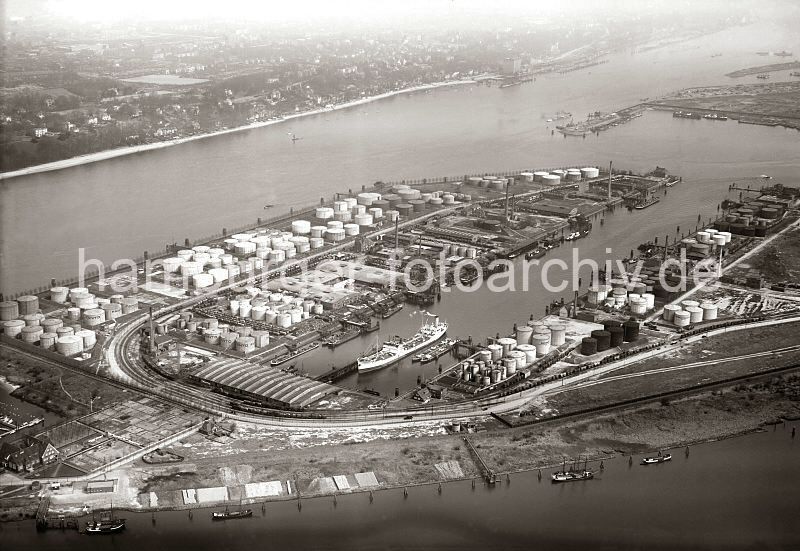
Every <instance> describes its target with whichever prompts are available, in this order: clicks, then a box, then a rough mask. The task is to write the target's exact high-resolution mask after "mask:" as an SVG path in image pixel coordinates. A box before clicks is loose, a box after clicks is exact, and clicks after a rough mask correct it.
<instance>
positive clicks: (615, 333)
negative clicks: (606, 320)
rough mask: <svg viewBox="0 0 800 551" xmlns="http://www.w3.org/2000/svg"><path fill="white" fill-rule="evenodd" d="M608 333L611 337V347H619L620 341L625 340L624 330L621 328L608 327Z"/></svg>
mask: <svg viewBox="0 0 800 551" xmlns="http://www.w3.org/2000/svg"><path fill="white" fill-rule="evenodd" d="M608 332H609V334H610V335H611V342H610V344H611V347H612V348H616V347H617V346H621V345H622V341H623V340H625V329H624V328H622V327H609V329H608Z"/></svg>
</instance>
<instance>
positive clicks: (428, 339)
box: [358, 313, 447, 373]
mask: <svg viewBox="0 0 800 551" xmlns="http://www.w3.org/2000/svg"><path fill="white" fill-rule="evenodd" d="M429 316H430V317H433V321H432V322H431V323H428V319H427V318H428V317H429ZM445 333H447V323H446V322H443V321H439V316H432V315H431V314H428V313H425V314H424V319H423V322H422V327H421V328H420V330H419V331H417V334H416V335H414V336H413V337H411V338H410V339H408V340H405V339H402V338H400V337H395V338H393V339H392V340H390V341H387V342H385V343H383V346H382V347H381V348H380V350H378V351H376V352H373V353H371V354H367V355H365V356H362V357H360V358H359V359H358V371H359V373H361V372H364V371H373V370H375V369H380V368H382V367H386V366H389V365H392V364H393V363H396V362H399V361H400V360H402V359H403V358H405V357H406V356H409V355H411V354H413V353H414V352H417V351H418V350H421V349H423V348H425V347H426V346H429V345H431V344H433V343H435V342H436V341H438V340H439V339H441V338H442V337H443V336H444V334H445Z"/></svg>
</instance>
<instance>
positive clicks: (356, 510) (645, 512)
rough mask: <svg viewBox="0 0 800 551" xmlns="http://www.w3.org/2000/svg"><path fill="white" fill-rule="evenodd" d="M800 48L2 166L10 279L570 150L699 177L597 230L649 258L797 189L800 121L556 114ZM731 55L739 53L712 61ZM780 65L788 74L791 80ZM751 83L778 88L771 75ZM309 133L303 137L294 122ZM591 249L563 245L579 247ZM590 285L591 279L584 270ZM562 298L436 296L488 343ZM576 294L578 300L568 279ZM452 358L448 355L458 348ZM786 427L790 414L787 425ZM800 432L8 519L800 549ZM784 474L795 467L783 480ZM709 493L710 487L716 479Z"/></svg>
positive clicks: (725, 39)
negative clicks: (607, 119) (575, 466)
mask: <svg viewBox="0 0 800 551" xmlns="http://www.w3.org/2000/svg"><path fill="white" fill-rule="evenodd" d="M782 49H786V50H794V51H800V34H798V30H797V29H796V28H795V29H792V28H790V27H789V26H788V25H786V26H769V25H761V26H757V27H754V26H750V27H744V28H735V29H731V30H728V31H724V32H721V33H716V34H714V35H710V36H708V37H704V38H701V39H697V40H693V41H689V42H684V43H681V44H678V45H674V46H669V47H665V48H662V49H658V50H652V51H649V52H645V53H632V52H621V53H618V54H615V55H613V56H611V57H610V62H609V63H606V64H603V65H600V66H597V67H592V68H589V69H586V70H583V71H578V72H574V73H569V74H566V75H548V76H543V77H539V78H538V79H537V81H536V82H535V83H533V84H527V85H522V86H517V87H511V88H506V89H499V88H488V87H484V86H478V85H464V86H459V87H454V88H451V89H442V90H438V91H434V92H429V93H418V94H410V95H403V96H397V97H394V98H392V99H388V100H383V101H380V102H375V103H371V104H367V105H364V106H360V107H357V108H353V109H349V110H343V111H337V112H331V113H326V114H324V115H318V116H312V117H306V118H303V119H299V120H294V121H291V122H289V123H286V124H281V125H276V126H272V127H268V128H262V129H258V130H252V131H246V132H241V133H235V134H232V135H227V136H221V137H217V138H210V139H206V140H200V141H195V142H191V143H187V144H183V145H180V146H175V147H169V148H165V149H162V150H156V151H151V152H146V153H141V154H135V155H130V156H125V157H120V158H116V159H112V160H108V161H103V162H98V163H93V164H87V165H84V166H79V167H74V168H69V169H64V170H59V171H55V172H49V173H41V174H34V175H30V176H24V177H17V178H13V179H9V180H3V181H0V193H1V195H0V198H2V200H1V201H0V289H2V290H3V291H4V292H7V293H13V292H18V291H21V290H24V289H28V288H31V287H38V286H40V285H45V284H47V281H48V279H49V278H50V277H56V278H64V277H70V276H72V275H74V274H75V269H76V268H75V266H76V264H77V260H76V259H77V248H78V247H85V248H86V250H87V255H88V256H89V257H96V258H100V259H102V260H104V261H112V260H115V259H117V258H119V257H122V256H132V257H136V256H138V255H140V254H141V252H142V251H144V250H151V251H152V250H157V249H161V248H162V247H163V246H164V245H165V244H166V243H167V242H173V241H179V242H180V241H182V240H183V239H184V238H187V237H188V238H192V239H193V238H196V237H198V236H203V235H208V234H212V233H217V232H219V231H220V230H221V228H223V227H233V226H237V225H240V224H244V223H248V222H252V221H254V220H255V219H256V218H257V217H259V216H264V213H265V211H264V210H263V209H262V205H264V204H266V203H272V204H274V205H276V207H275V209H274V211H272V212H275V213H278V212H283V211H285V210H287V209H288V207H290V206H300V205H307V204H309V203H312V202H314V201H316V200H318V199H319V197H323V196H324V197H327V198H330V197H331V195H332V194H333V193H334V192H336V191H342V190H346V189H348V188H351V189H354V190H357V189H360V188H361V186H362V185H364V184H366V185H369V184H371V183H372V182H374V181H375V180H379V179H381V180H399V179H411V178H422V177H429V176H437V175H452V174H463V173H470V172H491V171H500V170H510V169H523V168H536V167H547V166H565V165H586V164H601V165H605V164H606V163H607V162H608V160H613V161H614V163H615V167H618V168H620V169H632V170H637V171H638V170H649V169H652V168H654V167H655V166H656V165H660V166H665V167H666V168H667V169H668V170H670V171H671V172H672V173H675V174H679V175H681V176H683V179H684V182H683V184H680V185H679V186H676V187H675V188H672V189H671V190H669V193H668V195H667V196H666V197H663V198H662V200H661V202H660V203H658V204H656V205H654V206H652V207H650V208H648V209H646V210H643V211H634V212H627V211H625V210H622V209H620V210H617V211H616V212H615V213H613V214H606V215H605V223H604V224H603V226H602V227H600V226H599V224H597V223H596V224H595V231H593V233H592V234H591V235H590V236H589V237H588V238H586V239H584V240H581V241H580V242H578V245H579V247H580V250H581V253H580V254H581V257H584V258H586V257H588V258H596V259H601V258H606V256H604V255H605V247H606V246H607V245H608V244H612V245H613V247H614V251H615V256H622V257H624V256H627V254H628V253H629V251H630V250H631V249H634V248H635V247H636V246H637V245H638V244H639V243H640V242H642V241H645V240H648V239H651V238H652V237H654V236H656V235H658V236H663V235H665V234H667V233H669V234H670V235H672V234H673V232H674V231H675V227H676V226H681V228H685V229H689V228H693V227H694V225H695V224H696V222H697V216H698V215H702V216H703V218H708V217H709V216H712V215H713V214H715V213H716V208H717V205H718V204H719V202H720V201H721V200H722V199H723V198H724V196H725V194H726V192H727V187H728V185H729V184H730V183H731V182H732V181H739V182H742V183H753V184H755V183H756V182H755V180H753V178H754V177H755V176H758V175H759V174H762V173H766V174H770V175H772V176H773V177H774V178H775V179H776V180H778V181H782V182H784V183H786V184H787V185H797V184H798V183H799V182H800V177H798V170H797V169H798V167H800V133H798V132H796V131H788V130H784V129H781V128H767V127H760V126H751V125H740V124H737V123H735V122H732V121H729V122H711V121H704V120H701V121H693V120H685V119H673V118H672V117H671V116H670V114H669V113H663V112H648V113H646V115H645V116H644V117H641V118H638V119H635V120H634V121H632V122H630V123H628V124H626V125H623V126H621V127H617V128H614V129H612V130H611V131H608V132H603V133H601V134H600V136H589V137H587V138H586V139H579V138H570V139H565V138H563V137H561V136H560V135H558V134H555V135H552V134H551V130H552V128H551V127H552V123H550V124H549V125H548V123H547V122H546V118H547V117H548V116H550V115H552V114H553V113H555V112H556V111H558V110H566V111H570V112H572V113H574V114H575V116H576V118H583V117H585V115H586V114H587V113H589V112H590V111H593V110H596V109H600V110H605V111H610V110H614V109H617V108H621V107H624V106H627V105H630V104H633V103H637V102H638V101H639V100H640V99H642V98H645V97H657V96H659V95H661V94H665V93H668V92H670V91H672V90H676V89H680V88H684V87H687V86H703V85H713V84H720V83H724V82H726V80H727V79H726V77H724V76H723V75H724V74H725V73H727V72H730V71H733V70H736V69H740V68H743V67H748V66H753V65H761V64H765V63H770V62H775V59H776V58H764V57H760V56H757V55H755V53H754V52H755V51H759V50H774V51H779V50H782ZM712 53H722V54H723V55H722V56H720V57H714V58H711V57H710V56H711V54H712ZM788 78H790V77H788V76H787V75H785V74H783V73H773V77H772V79H773V81H774V80H779V79H788ZM739 81H740V82H756V81H755V77H746V78H744V79H740V80H739ZM290 130H291V131H292V132H294V133H295V134H297V135H299V136H302V137H303V138H304V139H303V140H302V141H300V142H297V143H295V144H292V143H291V142H290V141H289V140H288V139H287V138H286V132H287V131H290ZM571 254H572V251H571V248H569V247H561V248H559V249H556V250H554V251H551V252H550V254H549V257H558V258H562V259H564V260H569V259H570V258H571ZM584 280H585V277H584ZM558 296H563V295H558V294H556V295H555V296H554V295H552V294H550V293H546V292H544V291H542V290H530V291H527V292H523V291H517V292H513V293H512V292H507V293H502V294H497V293H491V296H490V292H489V290H488V289H486V288H485V287H483V288H482V289H480V290H479V291H477V292H475V293H469V294H466V293H452V294H445V296H444V297H443V300H442V302H441V303H438V304H437V305H436V306H435V307H434V308H432V310H433V311H435V312H437V313H439V314H440V315H441V316H442V317H444V318H446V319H447V321H448V322H449V323H450V326H451V331H450V333H451V335H454V336H460V337H464V336H467V335H472V336H474V337H475V338H477V339H483V338H484V337H485V336H487V335H494V334H495V333H496V332H508V331H510V329H511V326H512V324H513V323H514V322H521V321H524V320H526V319H528V317H529V315H530V314H535V315H537V316H540V315H542V314H543V313H544V306H545V305H546V304H548V303H549V302H550V300H552V299H553V298H557V297H558ZM564 298H569V296H568V294H567V295H566V296H564ZM419 321H420V320H419V315H417V314H414V313H413V309H412V307H411V306H410V305H409V306H407V307H406V308H405V309H404V310H403V311H401V312H400V313H398V314H397V315H395V316H394V317H393V318H391V319H390V320H388V321H387V322H384V324H383V329H382V331H381V336H382V337H385V336H387V335H388V334H392V333H398V334H403V335H408V334H409V333H411V332H413V331H414V329H415V327H416V326H417V325H418V324H419ZM374 338H375V337H374V336H373V337H365V338H363V339H358V340H356V341H352V342H350V343H347V344H345V345H343V346H342V347H340V348H338V349H336V351H334V352H331V351H328V350H318V351H315V352H313V353H311V354H309V355H306V356H304V357H303V360H302V364H301V367H302V369H304V370H306V371H309V372H313V373H320V372H322V371H324V370H326V369H328V368H329V366H330V365H331V364H336V365H342V364H343V363H345V362H348V361H351V360H352V358H353V357H354V356H355V355H357V354H358V353H359V352H361V351H362V350H363V349H364V348H365V347H366V346H367V345H368V344H369V342H370V341H371V340H372V339H374ZM441 363H442V365H447V364H448V361H447V359H446V358H442V360H441ZM435 370H436V365H435V364H429V365H428V366H424V367H423V366H416V365H414V366H411V365H410V364H409V363H402V364H399V365H397V366H393V367H391V368H388V369H385V370H381V371H379V372H376V373H371V374H367V375H362V376H352V377H350V378H349V379H346V380H345V381H343V382H342V384H344V385H348V386H359V387H361V388H365V387H370V388H376V389H377V390H379V391H381V392H382V393H384V394H390V393H392V392H393V390H394V388H395V387H399V388H401V389H402V390H405V389H408V388H410V387H413V385H414V383H415V380H416V377H417V376H423V377H427V376H430V375H432V374H433V373H434V372H435ZM780 430H783V429H779V431H780ZM796 453H797V450H796V443H794V442H791V441H790V440H789V439H788V437H786V435H784V434H781V433H778V434H772V433H765V434H757V435H753V436H748V437H745V438H742V439H737V440H729V441H725V442H720V443H715V444H710V445H707V446H699V447H695V448H693V451H692V454H691V457H690V458H689V459H686V458H684V457H683V455H682V454H679V456H678V457H677V460H676V461H673V463H672V464H668V465H663V466H658V467H656V468H654V469H649V468H648V469H644V468H639V467H634V468H633V469H630V470H628V469H627V464H625V463H624V462H621V461H616V460H615V461H612V462H609V463H608V464H607V467H608V468H607V469H606V470H605V472H603V474H602V476H601V480H598V481H593V482H590V483H586V484H578V485H567V486H558V487H554V486H551V485H550V484H545V483H542V484H539V483H538V482H537V480H536V478H535V476H533V475H515V476H513V477H512V482H511V484H510V485H505V484H504V485H502V486H501V487H498V488H495V489H491V490H489V489H484V488H482V487H479V488H478V489H477V490H475V492H473V491H472V490H471V487H470V485H469V483H455V484H449V485H447V487H446V490H445V492H444V494H443V495H442V496H438V495H436V493H435V489H434V488H420V489H414V490H412V495H411V497H410V498H409V499H408V500H407V501H403V499H402V493H401V492H399V491H386V492H381V493H379V494H378V495H377V496H376V500H375V504H373V505H372V506H369V505H368V501H367V499H366V497H365V496H363V495H354V496H346V497H343V498H341V499H339V503H338V507H336V508H334V507H333V505H332V503H331V501H330V500H324V499H321V500H309V501H307V502H306V503H305V505H304V507H303V511H302V513H299V514H298V513H297V510H296V508H295V506H294V504H288V503H286V504H271V505H270V506H269V507H268V508H267V517H266V519H253V520H251V521H244V522H241V523H229V524H225V525H213V526H212V525H211V523H210V522H209V521H208V520H207V517H206V516H205V515H200V514H198V515H196V516H195V519H194V521H193V522H192V523H190V522H189V521H188V519H187V518H186V515H185V514H184V513H177V512H176V513H164V514H160V515H159V516H158V520H157V523H156V524H155V525H152V524H151V521H150V517H149V515H132V514H129V515H128V517H129V526H130V530H129V532H128V533H127V534H125V535H124V536H122V537H115V538H113V540H111V541H109V540H102V541H103V543H96V542H97V541H100V540H91V539H84V538H80V539H75V538H79V536H77V535H74V534H65V535H62V534H60V533H55V532H50V533H47V534H44V535H37V534H35V533H34V532H33V528H32V526H31V525H30V524H29V523H24V524H11V525H8V524H5V525H0V530H2V540H3V544H4V545H3V547H4V548H5V547H6V545H8V548H9V549H17V548H22V547H25V546H36V547H37V548H47V547H56V546H60V545H64V544H65V543H72V544H76V545H78V544H80V545H85V546H89V547H91V546H100V545H107V544H109V543H113V545H114V547H117V548H134V547H141V546H142V545H147V546H148V547H163V548H174V547H176V546H179V547H186V546H189V545H191V546H193V547H194V548H196V549H202V548H228V547H231V546H233V545H236V546H237V547H245V546H247V547H250V546H253V545H255V546H263V542H265V541H269V542H270V543H271V544H273V545H274V546H275V547H278V546H282V547H288V548H297V547H312V546H313V547H315V548H325V547H328V548H333V549H339V548H349V547H351V546H357V547H384V546H386V545H385V542H393V543H392V544H390V545H389V546H391V547H400V548H406V547H417V548H419V547H433V546H450V547H455V546H458V547H468V548H487V547H492V546H500V545H502V546H517V547H524V548H526V549H527V548H531V547H532V546H538V547H542V548H546V549H550V548H556V547H562V548H570V547H573V548H574V547H582V546H583V544H584V543H587V542H589V541H594V542H600V544H599V545H594V546H593V548H596V549H603V548H608V549H617V548H623V547H628V548H638V547H643V546H649V547H651V548H654V549H660V548H664V549H674V548H676V547H692V548H698V547H702V546H705V547H710V548H721V547H724V548H734V547H745V546H747V545H749V544H750V543H751V542H764V543H766V544H774V545H788V544H795V545H796V544H798V542H799V541H800V532H798V525H797V523H796V519H797V517H798V513H800V510H798V499H797V495H796V491H795V490H794V488H796V486H795V485H794V483H788V484H787V483H786V482H785V481H786V480H787V479H786V476H787V475H788V476H789V479H788V480H789V481H791V480H795V479H796V476H794V475H792V474H791V473H792V472H794V467H795V464H796ZM776 481H782V482H780V483H776ZM698 488H702V489H703V490H702V491H697V489H698Z"/></svg>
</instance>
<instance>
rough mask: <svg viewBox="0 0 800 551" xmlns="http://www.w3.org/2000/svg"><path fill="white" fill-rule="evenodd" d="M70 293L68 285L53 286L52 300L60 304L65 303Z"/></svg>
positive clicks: (51, 290)
mask: <svg viewBox="0 0 800 551" xmlns="http://www.w3.org/2000/svg"><path fill="white" fill-rule="evenodd" d="M68 294H69V288H67V287H53V288H52V289H50V300H51V301H53V302H55V303H58V304H64V303H65V302H67V295H68Z"/></svg>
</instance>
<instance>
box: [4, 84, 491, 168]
mask: <svg viewBox="0 0 800 551" xmlns="http://www.w3.org/2000/svg"><path fill="white" fill-rule="evenodd" d="M476 83H477V81H476V80H473V79H467V80H446V81H442V82H432V83H430V84H420V85H419V86H412V87H410V88H403V89H401V90H393V91H391V92H384V93H382V94H377V95H375V96H367V97H363V98H360V99H356V100H352V101H348V102H346V103H342V104H338V105H334V106H333V107H331V108H327V107H322V108H319V109H312V110H310V111H303V112H300V113H292V114H290V115H285V116H282V117H281V118H278V119H272V120H267V121H259V122H253V123H250V124H245V125H243V126H237V127H236V128H226V129H224V130H216V131H214V132H208V133H205V134H197V135H195V136H186V137H183V138H175V139H174V140H167V141H163V142H156V143H149V144H142V145H132V146H125V147H117V148H114V149H107V150H105V151H97V152H95V153H87V154H86V155H79V156H77V157H70V158H68V159H62V160H60V161H53V162H50V163H44V164H40V165H34V166H30V167H26V168H20V169H17V170H12V171H9V172H2V173H0V181H3V180H10V179H11V178H16V177H18V176H30V175H32V174H40V173H42V172H52V171H54V170H62V169H65V168H72V167H76V166H81V165H86V164H90V163H96V162H100V161H106V160H109V159H114V158H116V157H122V156H125V155H132V154H134V153H143V152H146V151H152V150H155V149H163V148H165V147H170V146H173V145H180V144H183V143H188V142H193V141H196V140H202V139H205V138H212V137H215V136H222V135H225V134H231V133H233V132H243V131H246V130H254V129H257V128H264V127H267V126H272V125H274V124H280V123H283V122H287V121H291V120H294V119H299V118H302V117H310V116H314V115H321V114H323V113H329V112H332V111H339V110H342V109H349V108H351V107H358V106H359V105H366V104H368V103H372V102H374V101H378V100H382V99H387V98H391V97H395V96H400V95H403V94H410V93H413V92H421V91H427V90H437V89H439V88H447V87H450V86H458V85H462V84H476Z"/></svg>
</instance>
